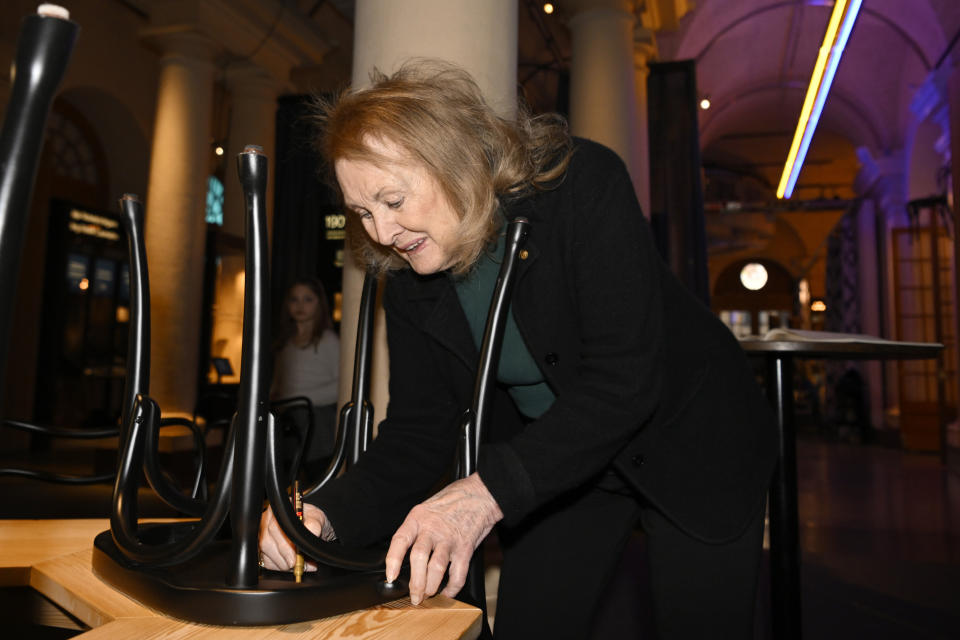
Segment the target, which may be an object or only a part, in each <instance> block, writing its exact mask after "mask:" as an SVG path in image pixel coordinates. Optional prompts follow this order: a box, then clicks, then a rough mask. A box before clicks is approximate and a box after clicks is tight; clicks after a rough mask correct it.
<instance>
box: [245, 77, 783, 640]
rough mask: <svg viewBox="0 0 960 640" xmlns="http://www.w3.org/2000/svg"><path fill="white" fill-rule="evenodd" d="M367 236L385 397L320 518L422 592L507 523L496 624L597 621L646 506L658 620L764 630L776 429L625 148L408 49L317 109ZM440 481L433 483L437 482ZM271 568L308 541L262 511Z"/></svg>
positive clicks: (679, 633) (319, 529) (356, 235)
mask: <svg viewBox="0 0 960 640" xmlns="http://www.w3.org/2000/svg"><path fill="white" fill-rule="evenodd" d="M320 117H321V119H322V123H323V128H324V133H323V139H322V151H323V153H324V155H325V156H326V159H327V160H328V161H329V163H330V165H331V166H332V167H333V169H334V171H335V174H336V180H337V183H338V184H339V187H340V191H341V194H342V196H343V202H344V206H345V208H346V210H347V211H348V212H349V213H348V218H349V221H350V224H351V225H352V227H351V229H350V237H351V239H352V241H353V251H354V255H355V256H356V257H357V258H358V259H359V260H360V261H361V262H362V263H363V264H364V265H365V266H366V267H367V268H372V269H375V270H380V271H385V272H386V290H385V293H384V299H383V305H384V309H385V311H386V318H387V337H388V341H389V348H390V404H389V407H388V408H387V416H386V419H385V420H384V421H383V422H382V423H381V424H380V429H379V437H378V438H377V439H376V440H375V441H374V442H373V444H372V446H371V447H370V449H369V450H368V451H367V452H366V454H365V455H364V456H363V457H362V459H361V460H360V461H359V463H358V464H357V465H356V466H355V467H354V468H353V469H352V470H351V471H350V472H349V473H347V474H345V475H344V476H342V477H340V478H339V479H337V480H336V481H334V482H332V483H330V484H329V485H327V486H326V487H324V488H323V489H322V490H321V491H319V492H318V493H317V494H316V495H315V496H314V497H313V499H312V502H313V505H310V506H308V507H307V511H306V514H305V519H306V523H307V526H308V528H310V529H311V530H312V531H313V532H314V533H316V534H317V535H319V536H321V537H322V538H324V539H326V540H333V539H337V540H340V541H341V542H342V543H343V544H346V545H366V544H370V543H374V542H376V541H379V540H384V539H386V538H388V537H390V536H391V534H392V539H391V542H390V549H389V552H388V554H387V579H388V580H392V579H394V578H395V577H397V575H398V573H399V571H400V568H401V564H402V562H403V559H404V557H405V556H406V555H407V553H409V563H410V595H411V599H412V600H413V602H414V603H415V604H416V603H419V602H420V601H421V600H422V598H423V597H426V596H430V595H433V594H434V593H436V592H437V591H438V589H439V588H440V586H441V584H442V581H443V578H444V576H446V577H447V582H446V586H445V588H444V589H443V593H444V594H446V595H450V596H455V595H456V594H457V593H458V591H459V590H460V588H461V587H462V586H463V583H464V579H465V576H466V573H467V567H468V564H469V559H470V556H471V554H472V552H473V551H474V549H475V548H476V547H477V546H478V545H479V544H480V543H481V542H482V541H483V539H484V538H485V537H486V536H487V534H489V533H490V531H491V529H492V528H493V527H494V526H497V528H498V539H499V542H500V545H501V548H502V551H503V565H502V571H501V579H500V587H499V592H498V602H497V613H496V621H495V632H496V636H497V637H498V638H587V637H589V635H590V629H591V625H592V619H593V617H594V615H595V613H596V611H597V609H598V605H599V603H600V599H601V596H602V595H603V593H604V589H605V587H606V586H607V584H608V583H609V582H610V580H611V578H612V576H613V574H614V572H615V570H616V568H617V565H618V563H619V561H620V558H621V556H622V552H623V549H624V546H625V544H626V541H627V538H628V536H629V535H630V533H631V532H632V530H633V528H634V527H635V525H636V524H637V523H638V522H639V523H640V524H641V525H642V527H643V529H644V531H645V533H646V541H647V542H646V546H647V549H648V552H649V558H650V570H651V585H652V591H653V594H654V604H655V610H656V615H657V625H658V627H659V629H660V631H661V637H663V638H672V637H697V638H702V637H712V638H718V637H731V638H744V637H749V636H750V635H751V633H752V629H753V604H754V600H755V591H756V582H757V571H758V565H759V559H760V550H761V538H762V531H763V513H764V504H765V494H766V487H767V483H768V481H769V478H770V475H771V472H772V469H773V465H774V453H775V445H776V442H775V438H776V436H775V428H774V426H773V422H772V416H771V414H770V411H769V407H768V406H767V404H766V401H765V400H764V398H763V397H762V394H761V393H760V392H759V390H758V388H757V386H756V383H755V381H754V377H753V374H752V371H751V369H750V367H749V366H748V363H747V361H746V359H745V356H744V354H743V352H742V350H741V349H740V347H739V346H738V344H737V342H736V340H735V339H734V338H733V336H732V335H731V334H730V332H729V331H728V330H727V329H726V328H725V327H724V326H723V324H721V323H720V322H719V321H718V320H717V319H716V318H715V317H714V316H713V315H712V314H711V313H710V311H709V310H708V309H706V308H705V307H704V306H702V305H701V304H700V303H699V302H698V301H697V300H696V299H695V298H694V297H693V296H691V295H690V294H689V293H688V292H687V291H686V290H685V289H684V288H683V286H682V285H681V284H680V283H679V282H678V281H677V280H676V279H675V278H674V277H673V275H671V273H670V271H669V270H668V268H667V267H666V266H665V265H664V263H663V262H662V261H661V259H660V258H659V256H658V254H657V250H656V248H655V247H654V244H653V240H652V237H651V232H650V228H649V226H648V225H647V222H646V220H645V219H644V217H643V214H642V213H641V211H640V207H639V205H638V204H637V200H636V197H635V195H634V191H633V187H632V185H631V182H630V178H629V176H628V174H627V172H626V170H625V168H624V165H623V163H622V162H621V161H620V160H619V158H618V157H617V156H616V155H615V154H614V153H613V152H611V151H610V150H608V149H606V148H604V147H602V146H600V145H598V144H596V143H593V142H589V141H586V140H579V139H571V138H570V137H569V136H568V135H567V133H566V129H565V126H564V124H563V122H562V120H560V119H559V118H556V117H538V118H532V117H529V116H528V115H526V114H524V113H522V112H521V114H520V116H519V117H518V118H517V119H516V120H508V119H504V118H501V117H499V116H497V115H496V113H495V112H494V111H492V110H491V109H490V107H489V106H488V105H487V104H486V103H485V102H484V100H483V97H482V96H481V94H480V91H479V89H478V87H477V85H476V84H475V83H474V81H473V80H472V79H471V78H470V77H469V76H468V75H467V74H466V73H464V72H463V71H461V70H459V69H456V68H453V67H451V66H449V65H445V64H442V63H429V62H419V63H415V64H408V65H406V66H404V67H403V68H402V69H401V70H400V71H398V72H397V73H395V74H393V75H392V76H390V77H385V76H378V77H376V78H375V81H374V83H373V86H371V87H370V88H366V89H358V90H352V91H348V92H346V93H344V94H343V95H342V96H341V97H340V98H339V99H338V100H336V101H335V102H333V103H332V104H327V105H325V106H323V107H322V108H321V114H320ZM517 216H523V217H526V218H528V219H529V220H530V222H531V224H532V227H531V233H530V238H529V240H528V242H527V247H526V249H527V251H526V252H525V253H524V254H523V255H522V256H521V262H520V266H519V272H518V274H517V281H516V285H515V289H514V294H513V301H512V306H511V313H510V319H509V321H508V326H507V329H506V336H505V340H504V347H503V352H502V355H501V363H500V367H499V370H498V376H497V378H498V383H499V385H498V391H497V398H496V401H495V409H494V415H493V420H492V422H493V424H492V425H491V428H490V429H489V431H488V433H487V441H486V443H485V444H484V445H482V446H481V448H480V451H479V462H478V465H477V468H478V472H477V473H475V474H473V475H471V476H470V477H468V478H466V479H463V480H459V481H456V482H453V483H451V484H449V485H447V486H446V487H445V488H442V489H439V491H438V488H439V487H440V486H442V481H443V480H444V479H445V478H446V477H447V475H448V473H449V469H450V466H451V462H452V461H453V459H454V452H455V447H456V442H457V425H458V418H459V416H460V415H461V413H462V411H463V410H464V408H466V407H468V406H469V405H470V402H471V400H472V393H473V381H474V372H475V369H476V365H477V360H478V345H479V343H480V340H481V338H482V333H483V326H484V322H485V319H486V313H487V306H488V304H489V296H490V292H491V291H492V289H493V283H494V281H495V279H496V275H497V269H498V262H499V261H500V256H501V255H502V251H503V244H504V243H503V239H502V233H503V230H504V225H505V221H507V220H510V219H512V218H514V217H517ZM431 494H432V495H431ZM261 550H262V553H263V557H264V564H265V566H266V567H267V568H271V569H279V570H287V569H290V568H291V567H292V566H293V564H294V559H295V556H294V550H293V548H292V547H291V546H290V543H289V542H288V541H287V539H286V537H285V536H284V535H283V533H282V532H281V531H280V530H279V528H278V527H277V524H276V520H275V519H274V518H273V516H272V514H271V513H270V512H269V511H268V512H266V513H265V514H264V518H263V521H262V523H261Z"/></svg>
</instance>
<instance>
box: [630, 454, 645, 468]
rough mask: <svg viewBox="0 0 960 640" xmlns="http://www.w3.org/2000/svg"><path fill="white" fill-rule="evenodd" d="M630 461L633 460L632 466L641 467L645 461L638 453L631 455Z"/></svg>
mask: <svg viewBox="0 0 960 640" xmlns="http://www.w3.org/2000/svg"><path fill="white" fill-rule="evenodd" d="M632 462H633V466H635V467H641V466H643V463H644V462H646V461H645V460H644V459H643V456H642V455H640V454H639V453H638V454H637V455H635V456H633V460H632Z"/></svg>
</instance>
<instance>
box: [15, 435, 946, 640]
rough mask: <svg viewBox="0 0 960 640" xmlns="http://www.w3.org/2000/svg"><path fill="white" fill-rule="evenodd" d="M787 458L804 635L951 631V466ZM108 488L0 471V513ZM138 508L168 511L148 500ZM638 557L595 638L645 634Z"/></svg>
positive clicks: (844, 456) (870, 449) (924, 461)
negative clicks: (794, 475) (793, 462)
mask: <svg viewBox="0 0 960 640" xmlns="http://www.w3.org/2000/svg"><path fill="white" fill-rule="evenodd" d="M2 462H3V461H2V460H0V463H2ZM797 462H798V470H799V473H798V486H799V505H800V540H801V544H802V565H803V566H802V572H803V583H802V597H803V603H802V604H803V631H804V634H803V635H804V637H805V638H810V639H817V640H820V639H830V638H844V639H851V638H870V639H871V640H883V639H886V638H910V639H927V638H931V639H932V638H944V639H946V638H953V639H956V638H960V476H958V475H957V473H951V472H948V471H947V470H946V469H945V468H944V467H943V466H942V465H941V464H940V460H939V457H937V456H935V455H931V454H916V453H906V452H903V451H901V450H899V449H895V448H887V447H881V446H876V445H852V444H840V443H837V442H830V441H827V440H824V439H819V438H817V437H815V436H812V435H810V436H804V437H801V438H800V440H799V442H798V455H797ZM109 494H110V487H108V486H105V485H104V486H100V487H92V488H89V487H88V488H78V487H66V488H64V487H56V486H52V485H45V484H43V483H39V482H34V481H28V480H23V479H17V478H0V516H2V517H5V518H11V517H16V518H24V517H38V516H39V517H44V516H58V517H81V516H87V517H95V516H101V517H105V516H106V515H107V514H108V509H109ZM143 512H144V515H170V510H169V509H167V508H166V507H164V506H163V505H160V504H158V503H157V502H156V501H145V502H144V503H143ZM0 526H2V522H0ZM492 556H493V557H495V554H492ZM488 557H489V556H488ZM645 562H646V560H645V558H644V553H643V538H642V535H640V534H638V535H637V537H636V539H635V540H634V541H633V543H632V544H631V547H630V549H629V550H628V555H627V556H626V558H625V562H624V571H623V572H622V574H621V576H619V578H618V581H619V582H618V584H617V589H616V590H615V592H613V593H611V595H610V598H609V603H610V607H609V610H608V611H606V612H605V614H604V615H603V616H602V619H601V620H600V626H599V628H598V630H597V633H596V635H595V637H596V638H605V639H613V638H625V637H629V638H652V637H654V636H653V632H652V629H651V626H650V621H649V607H648V605H647V599H648V593H647V589H646V587H645V586H644V582H643V575H644V565H645ZM768 597H769V576H768V573H767V572H766V570H765V571H764V573H763V575H762V576H761V585H760V593H759V594H758V600H759V602H760V607H759V608H758V620H757V630H758V631H757V637H758V638H769V636H770V633H769V627H770V624H769V612H768V603H767V598H768Z"/></svg>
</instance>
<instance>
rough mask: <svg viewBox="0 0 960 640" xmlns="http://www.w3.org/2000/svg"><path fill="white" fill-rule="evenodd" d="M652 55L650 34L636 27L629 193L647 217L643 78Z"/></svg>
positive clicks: (647, 137)
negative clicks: (634, 100) (634, 118)
mask: <svg viewBox="0 0 960 640" xmlns="http://www.w3.org/2000/svg"><path fill="white" fill-rule="evenodd" d="M655 54H656V45H655V44H654V41H653V32H651V31H650V30H649V29H647V28H646V27H644V26H642V25H640V24H637V26H636V27H635V28H634V32H633V70H634V90H635V94H636V101H637V117H636V123H635V125H634V129H635V131H634V141H633V147H632V152H633V156H632V161H631V162H630V163H628V166H630V167H632V169H631V177H632V178H633V189H634V191H636V192H637V200H639V201H640V207H641V208H642V209H643V215H645V216H647V218H648V219H649V217H650V134H649V132H648V131H647V76H648V75H650V67H649V66H647V65H648V63H649V62H650V60H651V59H653V57H654V55H655Z"/></svg>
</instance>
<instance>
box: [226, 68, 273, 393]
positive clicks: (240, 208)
mask: <svg viewBox="0 0 960 640" xmlns="http://www.w3.org/2000/svg"><path fill="white" fill-rule="evenodd" d="M226 84H227V89H228V91H229V92H230V104H231V110H230V129H229V135H228V140H227V144H226V153H225V155H226V158H227V167H226V172H225V176H224V200H223V231H224V233H226V234H229V235H231V236H234V237H236V238H238V239H240V240H241V242H242V240H243V238H245V237H246V227H245V224H246V220H245V217H246V212H245V210H244V200H243V189H242V188H241V186H240V177H239V176H238V174H237V162H236V158H237V155H238V154H239V153H240V152H242V151H243V148H244V147H245V146H246V145H248V144H255V145H259V146H261V147H263V152H264V154H266V156H267V158H268V159H269V161H270V170H269V172H268V174H267V225H268V228H270V229H272V228H273V224H272V223H273V185H274V176H275V175H276V167H277V161H276V160H277V159H276V157H275V156H276V154H275V147H276V128H277V93H278V89H279V84H278V82H277V81H276V79H275V78H274V77H273V76H272V75H271V74H270V73H269V72H267V71H265V70H263V69H262V68H260V67H258V66H256V65H253V64H243V65H240V66H232V67H230V68H229V69H227V72H226ZM244 265H245V261H244V256H243V253H240V252H236V253H225V254H224V255H222V256H221V259H220V268H219V269H218V271H217V276H216V277H217V281H216V285H215V288H214V290H215V294H214V295H215V300H214V304H213V310H212V313H213V318H212V320H213V321H212V323H211V324H212V327H211V331H212V335H211V342H212V344H213V350H214V354H213V355H215V356H216V357H220V358H227V359H228V360H229V361H230V363H231V364H232V365H233V370H234V371H235V372H236V373H237V374H238V375H239V372H240V358H241V353H242V347H243V339H242V336H243V294H244V289H243V282H244V273H245V270H244V269H245V266H244Z"/></svg>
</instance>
